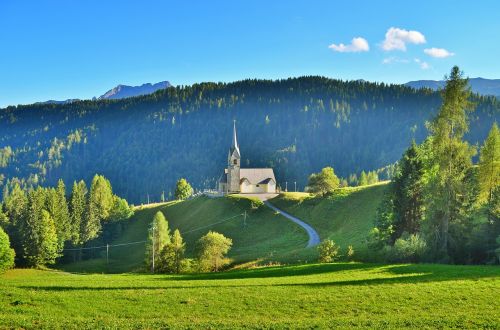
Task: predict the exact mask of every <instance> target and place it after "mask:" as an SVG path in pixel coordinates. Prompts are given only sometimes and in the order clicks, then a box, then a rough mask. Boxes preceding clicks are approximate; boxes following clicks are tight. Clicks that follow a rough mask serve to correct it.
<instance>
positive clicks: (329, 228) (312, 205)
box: [272, 182, 387, 254]
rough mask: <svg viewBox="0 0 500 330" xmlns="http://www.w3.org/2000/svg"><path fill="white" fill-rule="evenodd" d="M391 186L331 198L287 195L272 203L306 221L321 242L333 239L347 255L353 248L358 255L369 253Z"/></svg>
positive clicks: (351, 190) (346, 191)
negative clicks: (368, 243)
mask: <svg viewBox="0 0 500 330" xmlns="http://www.w3.org/2000/svg"><path fill="white" fill-rule="evenodd" d="M386 190H387V182H381V183H378V184H375V185H372V186H364V187H355V188H351V187H347V188H342V189H339V190H338V191H337V192H336V193H334V194H332V195H330V196H327V197H314V196H311V195H309V194H307V193H285V194H282V195H280V196H279V197H278V198H275V199H273V200H272V203H273V204H274V205H276V206H277V207H279V208H280V209H282V210H283V211H285V212H288V213H291V214H293V215H295V216H297V217H298V218H300V219H302V220H303V221H306V222H307V223H308V224H310V225H311V226H312V227H313V228H314V229H316V231H317V232H318V233H319V235H320V238H321V239H331V240H333V241H334V242H335V243H336V244H338V245H339V246H340V247H341V249H343V251H345V249H346V248H347V246H349V245H352V246H353V248H354V250H355V251H356V253H357V254H363V253H364V252H365V251H366V242H365V240H366V238H367V236H368V233H369V232H370V230H371V229H372V228H373V227H374V221H375V215H376V211H377V208H378V206H379V205H380V202H381V200H382V197H383V195H384V193H385V191H386Z"/></svg>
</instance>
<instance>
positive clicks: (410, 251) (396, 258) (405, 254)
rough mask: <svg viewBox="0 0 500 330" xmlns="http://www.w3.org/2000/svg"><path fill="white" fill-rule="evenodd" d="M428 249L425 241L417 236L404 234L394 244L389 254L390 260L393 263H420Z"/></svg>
mask: <svg viewBox="0 0 500 330" xmlns="http://www.w3.org/2000/svg"><path fill="white" fill-rule="evenodd" d="M426 249H427V244H426V243H425V240H424V239H423V238H422V237H421V236H420V235H419V234H418V233H417V234H408V233H403V235H401V237H400V238H398V239H397V240H396V241H395V242H394V246H393V247H392V249H391V251H390V252H389V259H391V260H392V261H393V262H419V261H420V260H421V259H422V257H423V256H424V254H425V252H426Z"/></svg>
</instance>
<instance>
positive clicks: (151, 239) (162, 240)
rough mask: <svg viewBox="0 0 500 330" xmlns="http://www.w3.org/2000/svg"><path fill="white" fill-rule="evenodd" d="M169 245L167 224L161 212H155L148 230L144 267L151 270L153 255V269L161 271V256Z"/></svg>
mask: <svg viewBox="0 0 500 330" xmlns="http://www.w3.org/2000/svg"><path fill="white" fill-rule="evenodd" d="M169 243H170V229H169V228H168V222H167V220H166V219H165V216H164V215H163V213H162V212H161V211H158V212H156V214H155V215H154V217H153V222H152V223H151V227H150V230H149V235H148V240H147V243H146V258H145V262H146V267H147V268H151V269H152V268H153V255H154V264H155V267H158V269H161V254H160V252H161V251H162V250H163V248H164V247H165V246H166V245H168V244H169Z"/></svg>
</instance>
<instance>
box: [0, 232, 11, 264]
mask: <svg viewBox="0 0 500 330" xmlns="http://www.w3.org/2000/svg"><path fill="white" fill-rule="evenodd" d="M14 256H15V253H14V250H13V249H11V248H10V240H9V236H8V235H7V234H6V233H5V232H4V231H3V229H2V228H0V273H3V272H4V271H6V270H7V269H10V268H12V267H14Z"/></svg>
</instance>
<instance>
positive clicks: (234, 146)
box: [229, 120, 241, 157]
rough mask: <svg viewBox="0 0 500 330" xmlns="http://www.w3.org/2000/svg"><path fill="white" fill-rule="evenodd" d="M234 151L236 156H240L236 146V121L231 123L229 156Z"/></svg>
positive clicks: (238, 148)
mask: <svg viewBox="0 0 500 330" xmlns="http://www.w3.org/2000/svg"><path fill="white" fill-rule="evenodd" d="M235 151H236V156H237V157H241V156H240V147H239V146H238V139H237V138H236V120H234V121H233V143H232V144H231V149H230V151H229V154H230V155H232V154H233V153H234V152H235Z"/></svg>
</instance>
